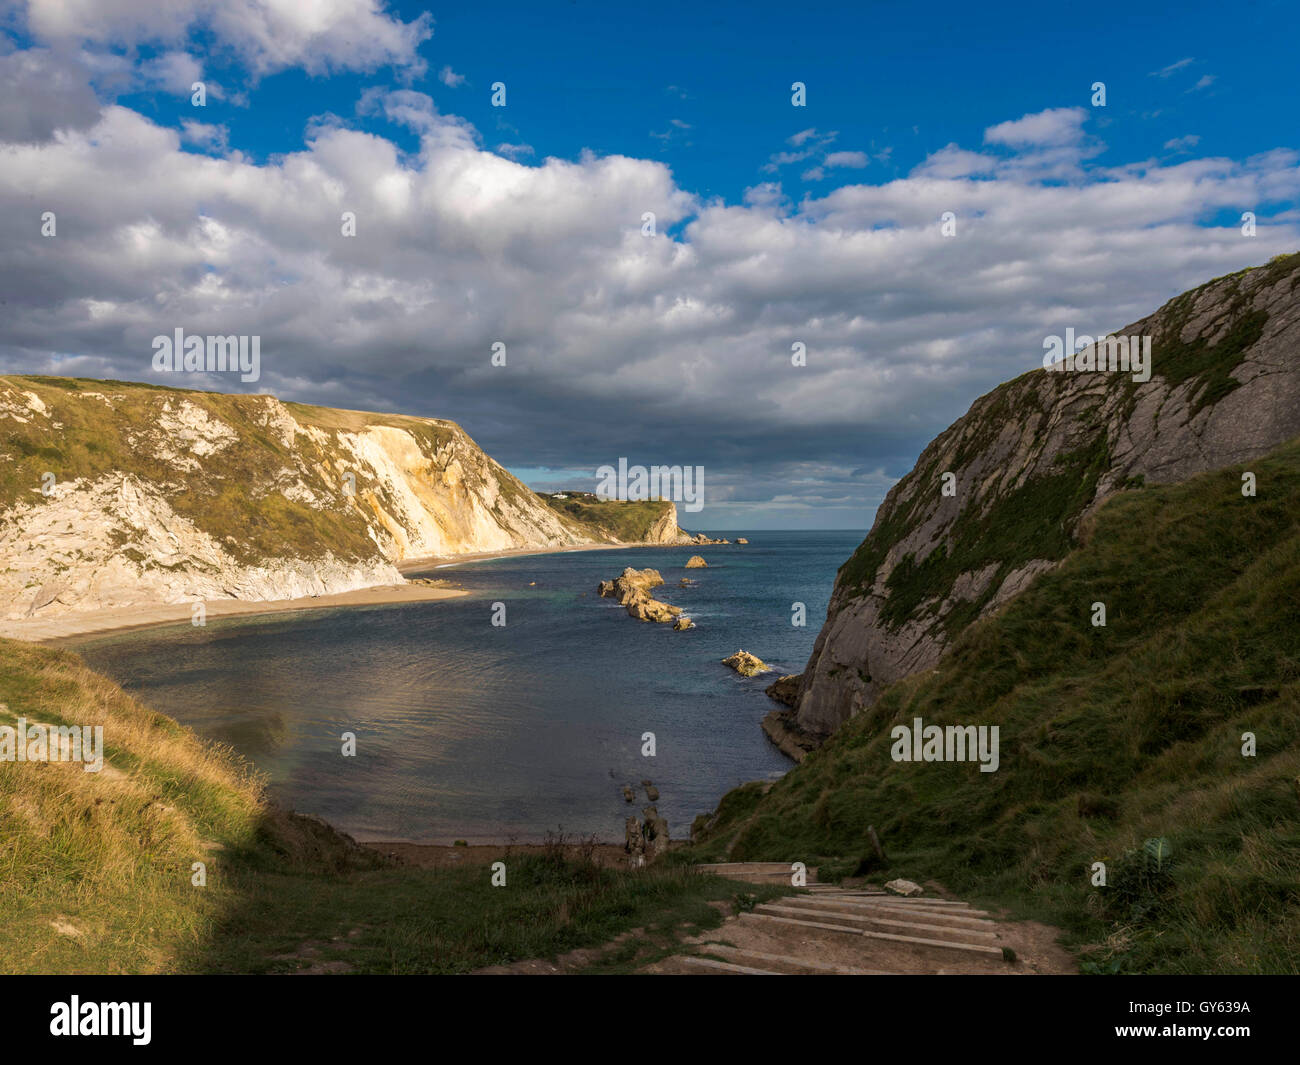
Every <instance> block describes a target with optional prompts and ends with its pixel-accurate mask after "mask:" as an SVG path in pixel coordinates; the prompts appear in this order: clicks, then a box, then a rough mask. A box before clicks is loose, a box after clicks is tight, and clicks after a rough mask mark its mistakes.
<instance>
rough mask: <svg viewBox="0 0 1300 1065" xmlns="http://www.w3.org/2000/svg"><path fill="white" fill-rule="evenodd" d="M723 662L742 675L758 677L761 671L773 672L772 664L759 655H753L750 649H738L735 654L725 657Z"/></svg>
mask: <svg viewBox="0 0 1300 1065" xmlns="http://www.w3.org/2000/svg"><path fill="white" fill-rule="evenodd" d="M722 664H723V665H724V666H730V667H731V668H732V669H734V670H735V671H736V672H737V673H739V674H740V675H741V676H742V677H756V676H758V674H760V673H770V672H772V667H771V666H769V665H768V664H767V663H766V662H764V661H763V660H762V659H761V658H759V657H758V655H752V654H750V653H749V652H748V651H737V652H736V653H735V654H734V655H729V656H728V657H726V658H724V659H723V660H722Z"/></svg>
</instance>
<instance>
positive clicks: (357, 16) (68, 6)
mask: <svg viewBox="0 0 1300 1065" xmlns="http://www.w3.org/2000/svg"><path fill="white" fill-rule="evenodd" d="M27 26H28V29H29V30H30V32H31V33H32V34H33V35H34V36H35V37H36V38H37V39H38V40H42V41H60V42H68V41H72V42H82V41H84V42H94V43H96V44H102V45H127V46H131V45H137V44H145V43H162V44H174V43H177V42H182V41H185V40H186V39H188V37H189V36H190V34H192V33H193V32H195V31H199V30H202V31H206V32H208V33H211V34H212V35H213V36H214V37H215V38H216V40H217V41H218V42H219V43H220V44H221V45H223V46H225V47H227V48H229V49H231V50H232V51H233V52H235V53H236V54H237V55H238V56H239V58H240V59H241V60H242V61H243V62H244V63H245V64H247V65H248V67H249V68H250V69H251V70H252V71H253V72H254V73H255V74H266V73H270V72H273V71H276V70H283V69H285V68H286V67H301V68H303V69H304V70H306V71H308V72H309V73H312V74H323V73H328V72H330V71H337V70H361V71H371V70H376V69H378V68H379V67H382V66H394V67H402V68H406V69H408V70H410V71H412V72H413V73H422V72H423V70H424V63H423V60H421V59H420V57H419V54H418V52H417V49H418V48H419V46H420V44H421V43H422V42H423V41H425V40H427V39H428V38H429V37H430V36H431V35H432V33H433V19H432V16H430V15H429V14H427V13H425V14H422V15H420V16H419V17H418V18H415V19H413V20H412V21H410V22H402V21H401V20H400V19H397V18H394V17H392V16H390V15H389V14H387V13H386V12H385V10H384V5H383V3H381V2H380V0H328V2H315V3H307V2H304V0H27Z"/></svg>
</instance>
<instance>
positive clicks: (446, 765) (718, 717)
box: [77, 532, 862, 843]
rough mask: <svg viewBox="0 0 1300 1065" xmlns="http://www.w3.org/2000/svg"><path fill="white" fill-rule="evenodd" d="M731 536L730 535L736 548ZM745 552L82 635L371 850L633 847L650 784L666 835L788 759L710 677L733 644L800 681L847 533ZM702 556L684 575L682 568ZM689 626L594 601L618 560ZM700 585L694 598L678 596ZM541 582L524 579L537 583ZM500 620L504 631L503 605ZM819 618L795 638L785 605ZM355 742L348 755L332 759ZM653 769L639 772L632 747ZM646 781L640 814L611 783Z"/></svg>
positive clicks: (721, 681)
mask: <svg viewBox="0 0 1300 1065" xmlns="http://www.w3.org/2000/svg"><path fill="white" fill-rule="evenodd" d="M727 535H733V534H727ZM749 539H750V540H751V543H750V545H749V546H746V547H738V546H731V547H703V548H679V547H672V548H635V549H628V550H617V551H588V552H577V553H568V554H554V555H533V556H520V557H515V558H508V559H496V560H493V561H489V562H476V563H466V564H460V565H455V566H451V567H443V568H441V569H439V570H437V571H430V575H434V576H439V577H446V578H449V579H452V580H454V581H456V582H457V583H459V584H461V585H463V586H464V587H465V588H466V589H467V590H468V591H469V593H470V594H469V595H468V596H466V597H465V598H462V599H454V600H445V601H442V602H431V603H408V604H402V605H397V606H373V607H353V608H347V609H335V610H320V611H308V612H302V613H291V614H278V615H269V616H266V617H262V618H229V619H214V620H211V621H209V623H208V625H207V627H206V628H204V629H197V628H193V627H192V626H188V625H185V626H177V627H174V628H165V629H149V630H142V631H138V632H133V633H124V634H121V635H117V636H107V637H102V638H98V639H90V640H85V641H82V642H79V643H78V645H77V650H78V651H80V652H81V654H82V655H83V656H84V657H85V658H86V660H87V661H88V662H89V663H90V665H91V666H92V667H93V668H95V669H98V670H101V671H102V672H105V673H107V674H108V675H109V676H111V677H113V678H114V679H115V680H117V681H118V682H119V683H121V684H122V685H123V686H124V687H125V688H126V689H127V690H128V691H130V692H132V693H134V694H135V695H137V696H139V697H140V698H141V699H142V700H143V701H144V702H145V703H147V704H148V705H150V706H152V707H154V708H155V709H158V710H160V711H162V712H163V713H166V714H168V715H170V716H172V717H174V718H176V719H177V720H178V721H181V722H183V723H184V724H186V725H189V726H191V727H192V728H194V729H195V730H196V731H197V732H198V733H199V734H200V735H203V736H205V737H209V738H212V739H215V740H219V741H221V742H223V743H228V744H230V745H231V746H233V747H234V748H235V749H236V750H238V751H239V752H240V753H242V754H243V755H244V756H245V757H247V758H248V759H249V760H250V761H252V762H253V763H254V764H255V765H256V766H257V767H258V769H260V770H261V771H263V772H264V773H266V774H267V775H268V776H269V777H270V780H271V794H272V796H273V798H275V799H276V800H277V801H279V802H281V803H282V804H284V805H286V806H290V807H292V808H294V809H296V810H299V811H302V812H304V813H313V814H317V815H319V816H321V817H323V818H325V819H326V820H327V821H329V822H330V823H332V824H334V825H336V826H338V827H339V828H341V829H343V830H344V831H347V832H350V833H352V834H353V835H355V836H356V837H357V838H359V839H363V840H381V839H382V840H407V841H411V842H429V843H449V842H451V841H452V840H455V839H466V840H468V841H470V842H471V843H474V842H496V841H503V840H508V839H517V840H518V841H520V842H534V841H536V840H538V839H541V838H542V837H543V836H544V835H545V834H546V832H547V831H548V830H562V831H564V832H565V833H566V834H572V835H584V836H585V835H595V836H597V837H598V838H600V839H604V840H621V839H622V833H623V821H624V818H626V816H627V815H628V812H629V811H637V812H639V811H640V809H641V807H642V806H643V805H645V797H644V794H643V793H642V792H641V789H640V788H639V786H638V785H639V783H640V781H641V780H642V779H649V780H652V781H653V782H654V783H655V785H656V786H657V787H658V788H659V790H660V799H659V803H658V806H659V811H660V813H661V814H662V815H663V816H664V817H666V818H667V820H668V823H669V825H670V827H671V830H672V834H673V836H674V837H675V838H684V837H685V836H687V835H688V834H689V831H690V823H691V820H692V819H693V818H694V817H695V815H696V814H699V813H705V812H707V811H709V810H711V809H712V808H713V807H714V805H715V804H716V802H717V800H718V799H719V798H720V797H721V796H722V795H723V794H724V793H725V792H726V791H727V790H728V789H730V788H732V787H734V786H736V785H737V784H741V783H743V782H744V781H747V780H756V779H763V778H774V777H777V776H780V775H781V774H782V773H784V772H785V771H786V770H787V769H788V768H789V766H790V764H791V763H790V762H789V761H788V760H787V759H786V758H785V757H784V756H783V755H781V754H780V753H778V752H777V750H776V749H775V748H774V747H773V746H772V745H771V744H770V743H768V741H767V740H766V738H765V737H764V736H763V733H762V731H761V730H760V729H759V721H761V720H762V718H763V715H764V714H766V713H767V712H768V711H769V710H771V709H772V708H773V706H775V704H774V703H772V702H771V700H770V699H768V698H767V697H766V696H765V695H764V694H763V688H764V687H765V686H766V685H767V684H768V683H770V681H771V680H772V677H773V676H775V674H769V675H765V676H760V677H755V678H752V679H746V678H744V677H741V676H739V675H738V674H736V673H735V672H734V671H732V670H731V669H729V668H727V667H726V666H723V665H721V664H720V659H722V658H724V657H725V656H727V655H729V654H731V653H732V652H734V651H736V650H737V649H739V648H744V649H745V650H747V651H752V652H753V653H755V654H757V655H759V656H760V657H761V658H763V659H764V660H765V661H766V662H768V663H769V664H771V665H773V666H775V667H776V668H777V669H778V670H780V671H781V672H798V671H800V670H802V669H803V667H804V664H805V662H806V661H807V658H808V655H809V653H810V652H811V650H812V644H813V641H814V640H815V639H816V636H817V632H818V630H819V629H820V627H821V623H822V621H823V620H824V618H825V614H826V605H827V602H828V600H829V598H830V591H831V585H832V583H833V580H834V575H835V570H836V569H837V568H838V567H839V566H840V564H841V563H843V561H844V560H845V559H846V558H848V557H849V555H850V554H851V553H852V551H853V549H854V548H855V547H856V546H857V545H858V543H859V542H860V541H861V539H862V534H861V533H855V532H817V533H807V532H801V533H783V532H766V533H763V532H760V533H754V534H753V535H751V536H750V537H749ZM695 553H698V554H701V555H703V556H704V557H705V558H706V559H707V560H708V562H709V568H708V569H703V570H690V571H687V570H685V569H683V568H682V567H683V564H684V563H685V562H686V559H687V558H689V557H690V555H692V554H695ZM628 565H632V566H636V567H638V568H641V567H645V566H652V567H654V568H656V569H658V570H659V571H660V572H661V573H662V574H663V576H664V578H665V580H666V582H667V583H666V585H665V586H664V587H663V588H660V589H658V590H657V592H656V595H657V596H658V597H659V598H662V599H664V600H666V601H667V602H670V603H674V604H676V605H678V606H681V607H682V608H683V609H684V610H685V611H686V613H687V614H688V615H690V616H691V617H692V618H693V619H694V620H695V622H696V625H697V628H695V629H692V630H690V631H687V632H674V631H673V629H672V627H671V626H668V625H655V624H650V623H643V622H638V621H636V620H634V619H633V618H631V617H629V616H628V614H627V613H626V611H625V610H624V609H623V608H622V607H619V606H618V605H617V604H615V603H613V602H611V601H610V600H607V599H601V598H599V597H598V596H597V595H596V592H595V588H596V583H597V582H598V581H600V580H602V579H606V578H609V577H613V576H616V575H617V574H618V573H620V572H621V571H622V569H623V567H624V566H628ZM688 575H689V576H690V577H691V578H692V579H693V580H695V581H696V582H697V583H696V584H695V585H694V586H692V587H689V588H679V587H678V586H677V582H678V580H679V579H680V578H681V577H682V576H688ZM534 581H535V582H536V584H535V586H530V582H534ZM495 602H501V603H504V604H505V611H506V615H505V616H506V624H505V626H504V627H494V626H493V625H492V623H491V622H492V615H493V603H495ZM794 602H802V603H804V604H805V606H806V608H807V624H806V626H804V627H802V628H796V627H794V626H792V624H791V604H792V603H794ZM344 732H352V733H354V734H355V736H356V743H357V753H356V756H355V757H351V758H345V757H343V756H342V755H341V753H340V750H341V747H342V741H341V739H340V737H341V735H342V733H344ZM646 732H652V733H654V735H655V742H656V754H655V756H654V757H652V758H649V757H643V756H642V753H641V748H642V739H641V737H642V735H643V734H644V733H646ZM624 783H630V784H632V785H634V786H637V793H638V794H637V801H636V803H635V804H632V805H630V806H629V805H628V804H627V803H625V802H624V800H623V797H622V794H621V790H620V789H621V786H622V785H623V784H624Z"/></svg>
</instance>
